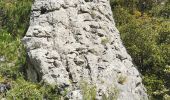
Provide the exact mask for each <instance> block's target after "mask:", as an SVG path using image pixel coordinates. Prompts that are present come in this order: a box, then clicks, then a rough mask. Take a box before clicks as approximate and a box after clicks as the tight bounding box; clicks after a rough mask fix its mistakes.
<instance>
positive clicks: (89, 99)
mask: <svg viewBox="0 0 170 100" xmlns="http://www.w3.org/2000/svg"><path fill="white" fill-rule="evenodd" d="M80 87H81V90H82V94H83V100H95V98H96V87H95V86H93V85H89V84H88V83H87V82H82V83H81V86H80Z"/></svg>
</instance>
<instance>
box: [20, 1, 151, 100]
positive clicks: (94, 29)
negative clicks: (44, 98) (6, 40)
mask: <svg viewBox="0 0 170 100" xmlns="http://www.w3.org/2000/svg"><path fill="white" fill-rule="evenodd" d="M125 16H126V15H125ZM23 43H24V44H25V46H26V49H27V53H28V57H27V68H26V72H27V78H28V79H29V80H31V81H34V82H40V81H44V82H47V83H49V84H53V85H57V86H58V87H59V90H60V92H62V91H64V90H65V89H67V90H68V94H67V96H66V97H67V98H68V99H70V100H82V98H83V97H82V91H83V90H81V83H83V82H85V83H87V84H89V85H93V86H95V87H96V89H95V90H96V93H97V94H96V99H99V100H100V99H101V98H102V96H103V95H106V96H110V95H111V94H112V96H114V97H117V100H147V99H148V98H147V94H146V92H145V88H144V86H143V84H142V80H141V77H140V74H139V72H138V71H137V69H136V68H135V66H134V65H133V64H132V59H131V57H130V56H129V54H128V53H127V51H126V49H125V47H124V46H123V45H122V42H121V40H120V35H119V31H118V30H117V28H116V27H115V23H114V20H113V17H112V12H111V7H110V4H109V0H35V1H34V4H33V6H32V13H31V18H30V26H29V29H28V31H27V33H26V35H25V37H24V38H23ZM115 90H116V91H115Z"/></svg>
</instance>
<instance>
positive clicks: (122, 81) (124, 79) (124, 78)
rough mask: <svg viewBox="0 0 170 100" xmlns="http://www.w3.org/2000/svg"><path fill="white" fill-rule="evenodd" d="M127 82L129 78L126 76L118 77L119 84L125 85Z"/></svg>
mask: <svg viewBox="0 0 170 100" xmlns="http://www.w3.org/2000/svg"><path fill="white" fill-rule="evenodd" d="M126 81H127V77H126V76H125V75H122V74H121V75H120V76H119V77H118V83H120V84H122V85H123V84H124V83H125V82H126Z"/></svg>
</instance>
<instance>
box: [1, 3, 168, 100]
mask: <svg viewBox="0 0 170 100" xmlns="http://www.w3.org/2000/svg"><path fill="white" fill-rule="evenodd" d="M31 4H32V0H0V85H3V86H5V88H4V90H3V89H1V90H0V98H4V97H5V98H7V99H9V100H11V99H16V100H21V99H28V100H32V98H34V99H35V98H37V100H41V99H42V98H47V99H55V100H56V99H60V98H61V96H60V95H58V94H56V87H53V86H50V85H45V84H37V83H31V82H28V81H26V80H25V79H24V76H23V75H22V74H23V73H22V70H23V69H22V66H23V65H24V63H25V51H24V48H23V46H22V44H21V38H22V37H23V35H24V33H25V31H26V30H27V26H28V25H29V15H30V9H31ZM111 7H112V10H113V14H114V19H115V22H116V25H117V27H118V28H119V31H120V34H121V38H122V40H123V43H124V45H125V46H126V48H127V50H128V52H129V54H130V55H131V56H132V58H133V61H134V63H135V64H136V65H137V66H138V70H139V71H140V72H141V74H142V75H143V82H144V85H145V87H146V88H147V90H148V94H149V95H150V99H151V100H169V98H170V80H169V78H170V60H169V59H170V0H111ZM102 42H103V44H106V43H107V42H108V39H103V41H102ZM121 79H122V78H121ZM124 81H125V79H122V80H120V82H121V83H122V84H123V82H124ZM85 89H86V88H85ZM3 91H5V93H3ZM94 95H95V94H94Z"/></svg>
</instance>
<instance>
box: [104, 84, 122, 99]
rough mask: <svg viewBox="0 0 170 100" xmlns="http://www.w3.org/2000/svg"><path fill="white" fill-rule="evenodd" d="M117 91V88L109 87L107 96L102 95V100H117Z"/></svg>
mask: <svg viewBox="0 0 170 100" xmlns="http://www.w3.org/2000/svg"><path fill="white" fill-rule="evenodd" d="M119 92H120V91H119V89H118V88H117V87H115V86H114V87H111V88H110V89H109V90H108V92H107V93H108V94H107V95H106V94H103V96H102V100H117V99H118V96H119Z"/></svg>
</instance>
